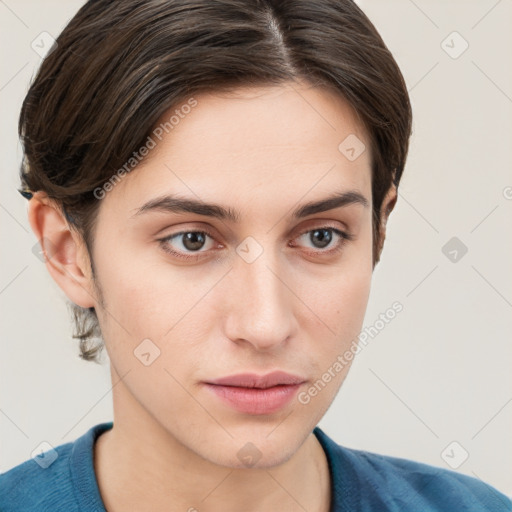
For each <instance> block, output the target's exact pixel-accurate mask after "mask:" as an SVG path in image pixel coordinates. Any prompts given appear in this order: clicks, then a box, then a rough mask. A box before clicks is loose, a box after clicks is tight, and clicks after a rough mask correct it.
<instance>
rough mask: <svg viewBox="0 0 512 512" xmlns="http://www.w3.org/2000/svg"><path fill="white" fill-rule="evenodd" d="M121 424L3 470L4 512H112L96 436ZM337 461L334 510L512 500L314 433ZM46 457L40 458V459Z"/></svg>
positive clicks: (0, 501) (456, 508) (417, 510)
mask: <svg viewBox="0 0 512 512" xmlns="http://www.w3.org/2000/svg"><path fill="white" fill-rule="evenodd" d="M112 426H113V423H112V422H108V423H101V424H99V425H96V426H94V427H92V428H91V429H90V430H88V431H87V432H86V433H85V434H84V435H82V436H81V437H79V438H78V439H77V440H76V441H74V442H69V443H66V444H62V445H60V446H58V447H56V448H54V449H50V450H48V451H47V452H45V453H43V454H40V455H37V456H36V458H34V459H29V460H27V461H25V462H23V463H22V464H19V465H18V466H16V467H14V468H12V469H10V470H9V471H7V472H5V473H2V474H1V475H0V512H14V511H16V512H105V507H104V505H103V502H102V499H101V495H100V492H99V488H98V483H97V481H96V475H95V473H94V463H93V456H94V451H93V450H94V442H95V441H96V439H97V438H98V436H99V435H100V434H101V433H102V432H104V431H106V430H108V429H110V428H112ZM313 433H314V434H315V435H316V437H317V439H318V440H319V442H320V444H321V445H322V447H323V449H324V451H325V453H326V456H327V460H328V463H329V471H330V474H331V482H332V486H331V488H332V496H331V512H342V511H346V512H391V511H393V512H398V511H407V512H434V511H444V512H484V511H488V512H502V511H508V512H510V511H512V501H511V500H510V499H509V498H508V497H507V496H505V495H504V494H502V493H500V492H499V491H497V490H496V489H494V488H493V487H491V486H489V485H487V484H485V483H483V482H481V481H480V480H477V479H476V478H472V477H469V476H465V475H462V474H459V473H456V472H454V471H449V470H447V469H442V468H437V467H434V466H429V465H426V464H422V463H419V462H413V461H410V460H406V459H399V458H395V457H388V456H384V455H377V454H375V453H369V452H365V451H361V450H353V449H350V448H345V447H343V446H340V445H338V444H337V443H335V442H334V441H333V440H332V439H331V438H330V437H328V436H327V435H326V434H325V433H324V432H323V431H322V430H321V429H320V428H319V427H316V428H315V429H314V431H313ZM36 459H38V460H36Z"/></svg>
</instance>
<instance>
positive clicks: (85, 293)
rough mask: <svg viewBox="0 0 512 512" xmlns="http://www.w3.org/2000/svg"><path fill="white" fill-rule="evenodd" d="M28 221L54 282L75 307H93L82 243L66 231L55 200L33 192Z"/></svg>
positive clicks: (68, 228) (61, 214)
mask: <svg viewBox="0 0 512 512" xmlns="http://www.w3.org/2000/svg"><path fill="white" fill-rule="evenodd" d="M28 220H29V223H30V226H31V228H32V231H33V232H34V234H35V235H36V237H37V239H38V241H39V245H40V246H41V252H42V254H41V260H42V261H44V262H45V264H46V268H47V270H48V272H49V273H50V275H51V276H52V278H53V279H54V281H55V282H56V283H57V284H58V285H59V287H60V288H61V289H62V291H63V292H64V293H65V294H66V295H67V297H68V298H69V299H70V300H71V301H72V302H74V303H75V304H77V305H78V306H81V307H83V308H88V307H94V306H95V305H96V302H97V301H96V298H95V296H94V293H93V286H92V278H91V275H90V270H89V269H88V268H87V262H88V258H87V257H85V256H87V255H86V254H84V251H85V248H84V244H83V243H81V239H80V237H79V236H78V234H77V233H75V232H73V231H72V230H71V229H70V227H69V224H68V222H67V220H66V218H65V216H64V215H63V213H62V211H61V209H60V208H59V207H58V205H57V204H56V203H55V201H53V200H51V199H50V198H49V197H48V196H47V194H45V193H44V192H41V191H38V192H36V193H34V195H33V197H32V198H31V199H30V201H29V206H28ZM85 252H86V251H85Z"/></svg>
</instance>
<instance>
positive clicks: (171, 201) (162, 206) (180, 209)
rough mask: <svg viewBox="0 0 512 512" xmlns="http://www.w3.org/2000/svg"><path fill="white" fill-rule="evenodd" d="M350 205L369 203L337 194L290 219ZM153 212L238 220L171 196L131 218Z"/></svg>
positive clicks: (307, 206)
mask: <svg viewBox="0 0 512 512" xmlns="http://www.w3.org/2000/svg"><path fill="white" fill-rule="evenodd" d="M352 204H360V205H362V206H364V207H365V208H367V207H368V205H369V202H368V200H367V199H366V197H364V196H363V195H362V194H360V193H359V192H357V191H355V190H349V191H346V192H338V193H335V194H333V195H331V196H329V197H327V198H325V199H321V200H319V201H311V202H309V203H306V204H304V205H302V206H300V207H298V208H296V209H295V210H294V211H293V212H292V217H293V218H294V219H301V218H303V217H307V216H308V215H313V214H315V213H320V212H325V211H328V210H334V209H335V208H341V207H342V206H348V205H352ZM153 211H159V212H168V213H195V214H197V215H204V216H207V217H214V218H217V219H220V220H228V221H231V222H233V223H237V222H239V220H240V213H239V212H238V211H236V210H234V209H232V208H226V207H224V206H221V205H218V204H214V203H205V202H203V201H199V200H196V199H188V198H181V197H178V196H173V195H165V196H160V197H156V198H155V199H151V200H150V201H148V202H147V203H145V204H143V205H142V206H141V207H140V208H138V209H137V211H136V212H135V213H134V214H133V215H132V216H131V218H134V217H137V216H139V215H141V214H143V213H148V212H153Z"/></svg>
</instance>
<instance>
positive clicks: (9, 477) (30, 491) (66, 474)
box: [0, 443, 76, 512]
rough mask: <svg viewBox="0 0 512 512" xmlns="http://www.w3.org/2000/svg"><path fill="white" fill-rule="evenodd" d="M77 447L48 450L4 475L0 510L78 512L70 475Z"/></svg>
mask: <svg viewBox="0 0 512 512" xmlns="http://www.w3.org/2000/svg"><path fill="white" fill-rule="evenodd" d="M72 446H73V443H66V444H63V445H60V446H57V447H56V448H52V449H50V450H47V451H46V452H44V453H41V454H40V455H36V456H35V457H34V458H32V459H29V460H26V461H25V462H22V463H21V464H19V465H18V466H15V467H14V468H12V469H10V470H9V471H7V472H5V473H2V474H0V510H1V511H2V512H10V511H14V510H23V511H27V512H29V511H34V512H35V511H36V510H37V511H46V510H51V509H52V506H54V507H55V509H57V508H58V506H59V507H67V510H70V511H74V510H75V509H76V508H75V507H76V504H75V500H74V497H73V492H72V485H71V475H70V471H69V456H70V453H71V449H72Z"/></svg>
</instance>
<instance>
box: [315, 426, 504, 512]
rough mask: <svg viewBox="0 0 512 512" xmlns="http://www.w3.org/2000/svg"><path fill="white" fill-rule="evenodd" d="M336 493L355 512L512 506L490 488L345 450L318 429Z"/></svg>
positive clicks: (465, 511)
mask: <svg viewBox="0 0 512 512" xmlns="http://www.w3.org/2000/svg"><path fill="white" fill-rule="evenodd" d="M315 433H316V434H317V438H318V439H319V441H320V443H321V444H322V446H323V447H324V449H326V453H327V457H328V459H329V464H330V466H331V471H332V478H333V486H334V491H335V492H336V493H338V494H339V495H340V496H339V498H340V501H341V498H342V496H344V497H345V499H346V497H347V496H349V500H351V501H352V503H353V504H354V505H356V504H357V505H356V506H355V507H354V508H355V509H357V510H377V509H378V510H381V511H402V510H404V511H405V510H407V511H411V510H421V511H423V512H452V511H454V510H457V511H458V512H477V511H478V512H486V511H488V512H505V511H507V512H510V511H512V501H511V500H510V498H508V497H507V496H505V495H504V494H502V493H501V492H499V491H498V490H496V489H495V488H494V487H492V486H490V485H488V484H486V483H484V482H482V481H481V480H479V479H477V478H473V477H470V476H467V475H463V474H461V473H457V472H455V471H451V470H448V469H444V468H440V467H436V466H431V465H428V464H424V463H421V462H415V461H412V460H407V459H402V458H398V457H391V456H386V455H379V454H376V453H371V452H367V451H363V450H355V449H351V448H346V447H343V446H340V445H339V444H337V443H335V442H334V441H333V440H332V439H330V438H329V437H328V436H327V435H326V434H325V433H324V432H322V431H321V430H320V429H318V428H317V429H316V430H315ZM339 510H343V508H339Z"/></svg>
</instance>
